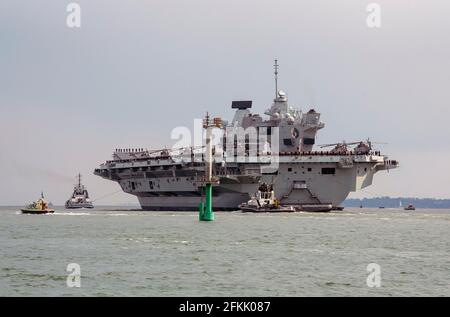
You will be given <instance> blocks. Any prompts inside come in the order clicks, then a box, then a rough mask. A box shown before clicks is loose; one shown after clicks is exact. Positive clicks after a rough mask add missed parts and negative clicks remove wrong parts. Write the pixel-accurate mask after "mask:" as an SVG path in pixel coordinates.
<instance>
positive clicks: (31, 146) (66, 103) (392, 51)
mask: <svg viewBox="0 0 450 317" xmlns="http://www.w3.org/2000/svg"><path fill="white" fill-rule="evenodd" d="M70 2H71V1H63V0H45V1H34V0H28V1H17V0H2V1H1V2H0V118H1V125H0V175H1V176H0V204H1V205H8V204H9V205H11V204H13V205H16V204H18V205H21V204H24V203H27V202H29V201H30V200H33V199H35V198H36V197H37V196H38V195H39V193H40V191H41V189H43V190H44V191H45V193H46V194H47V197H48V198H49V199H50V200H52V201H53V202H54V203H56V204H62V203H64V201H65V200H66V199H67V198H68V197H69V196H70V194H71V191H72V186H73V183H74V181H75V175H76V174H77V173H78V172H81V173H82V174H83V175H84V182H85V183H86V185H87V186H88V189H89V190H90V192H91V196H92V197H93V198H94V199H95V198H99V197H102V196H104V195H107V194H109V193H112V192H114V191H116V190H118V189H119V186H118V185H117V184H115V183H112V182H109V181H106V180H103V179H101V178H99V177H97V176H94V175H93V174H92V172H93V170H94V169H95V168H96V166H97V165H98V164H99V163H101V162H102V161H104V160H107V159H110V157H111V153H112V150H113V149H115V148H118V147H154V148H159V147H161V146H165V145H167V146H170V145H171V144H173V143H174V141H173V140H171V139H170V132H171V130H172V129H173V128H174V127H176V126H187V127H192V125H193V121H192V120H193V119H194V118H200V117H202V116H203V114H204V112H205V111H206V110H209V111H210V112H212V113H214V114H217V115H221V116H222V117H223V118H226V119H231V118H232V116H233V111H232V110H231V109H230V105H231V101H232V100H236V99H252V100H253V101H254V103H253V105H254V109H253V110H254V111H255V112H259V113H262V112H263V111H264V110H265V109H266V108H267V107H268V106H269V105H270V103H271V100H272V98H273V90H274V88H273V68H272V65H273V59H274V58H278V60H279V63H280V75H279V76H280V80H279V86H280V87H281V88H283V89H284V90H285V91H286V92H287V94H288V97H289V103H290V104H291V105H292V106H294V107H298V108H300V109H303V110H308V109H309V108H310V107H314V108H315V109H316V110H318V111H320V112H321V113H322V120H323V121H324V122H325V124H326V127H325V129H323V130H321V131H320V132H319V135H318V140H317V142H318V143H328V142H334V141H341V140H346V141H348V142H350V141H354V140H361V139H365V138H367V137H371V138H372V139H373V140H375V141H383V142H388V143H389V144H388V145H383V146H381V150H382V152H385V153H387V154H389V156H390V158H392V159H398V160H399V161H400V162H401V168H400V169H398V170H393V171H391V172H390V173H386V172H380V173H378V174H377V175H376V176H375V181H374V183H375V184H374V185H373V186H371V187H369V188H368V189H367V190H364V191H360V192H358V193H356V194H352V195H351V197H371V196H379V195H389V196H418V197H441V198H443V197H447V198H448V197H450V163H449V162H450V146H449V145H450V144H449V136H450V125H449V124H448V121H449V116H450V60H449V58H450V19H449V18H448V17H449V14H450V2H449V1H445V0H443V1H437V0H434V1H423V0H417V1H408V0H396V1H392V0H389V1H388V0H386V1H378V2H377V3H379V4H380V5H381V10H382V11H381V27H380V28H369V27H367V24H366V18H367V15H368V12H366V6H367V5H368V4H369V3H370V2H372V1H362V0H345V1H332V0H330V1H319V0H310V1H299V0H291V1H286V0H284V1H283V0H282V1H279V0H277V1H262V0H251V1H249V0H226V1H224V0H220V1H214V0H203V1H199V0H189V1H186V0H184V1H183V0H164V1H162V0H161V1H156V0H155V1H152V0H148V1H144V0H141V1H138V0H127V1H119V0H116V1H114V0H103V1H101V0H79V1H76V2H77V3H79V4H80V5H81V10H82V12H81V28H68V27H67V26H66V17H67V14H68V13H67V12H66V6H67V4H68V3H70ZM136 201H137V200H136V199H135V198H134V197H133V196H129V195H127V194H123V193H120V194H116V195H113V196H110V197H108V198H104V199H102V200H99V201H98V203H99V204H108V203H111V204H117V203H127V202H136Z"/></svg>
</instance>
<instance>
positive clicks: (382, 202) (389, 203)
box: [343, 197, 450, 209]
mask: <svg viewBox="0 0 450 317" xmlns="http://www.w3.org/2000/svg"><path fill="white" fill-rule="evenodd" d="M400 202H401V204H402V206H403V207H405V206H407V205H408V204H413V205H414V206H415V207H416V208H442V209H450V199H434V198H407V197H398V198H391V197H375V198H363V199H347V200H345V201H344V203H343V205H344V207H360V206H361V205H362V206H363V207H370V208H372V207H373V208H378V207H386V208H398V207H399V206H400Z"/></svg>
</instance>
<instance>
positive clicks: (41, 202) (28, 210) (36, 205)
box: [21, 193, 55, 215]
mask: <svg viewBox="0 0 450 317" xmlns="http://www.w3.org/2000/svg"><path fill="white" fill-rule="evenodd" d="M21 211H22V213H23V214H35V215H41V214H48V213H54V212H55V210H54V209H51V208H49V205H48V203H47V201H45V199H44V193H41V198H39V199H38V200H37V201H35V202H33V203H31V204H29V205H28V206H26V207H24V208H23V209H21Z"/></svg>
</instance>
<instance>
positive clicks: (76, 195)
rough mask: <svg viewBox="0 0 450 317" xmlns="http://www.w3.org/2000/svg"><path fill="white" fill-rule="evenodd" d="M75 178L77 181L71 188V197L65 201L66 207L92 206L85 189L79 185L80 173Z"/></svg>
mask: <svg viewBox="0 0 450 317" xmlns="http://www.w3.org/2000/svg"><path fill="white" fill-rule="evenodd" d="M77 178H78V183H77V184H76V185H75V187H74V188H73V193H72V197H70V198H69V200H67V201H66V209H80V208H94V205H93V204H92V201H91V200H90V199H89V193H88V191H87V189H86V188H85V187H84V185H81V174H78V176H77Z"/></svg>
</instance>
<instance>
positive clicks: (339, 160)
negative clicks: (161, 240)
mask: <svg viewBox="0 0 450 317" xmlns="http://www.w3.org/2000/svg"><path fill="white" fill-rule="evenodd" d="M279 159H280V163H279V168H278V170H277V172H276V173H271V174H264V173H262V172H261V167H262V165H263V164H254V163H233V164H228V166H227V169H226V170H225V171H223V173H220V172H219V171H220V167H219V166H216V168H215V169H216V174H217V175H218V176H219V179H220V183H219V185H216V186H214V188H213V205H214V208H215V210H238V209H239V208H238V206H239V204H241V203H244V202H247V201H248V200H249V199H250V196H251V195H253V194H254V193H255V192H256V191H257V188H258V186H259V184H260V183H261V182H266V183H272V184H273V185H274V191H275V193H276V198H277V199H278V200H280V201H281V203H282V204H285V205H293V206H299V207H301V206H302V205H324V204H330V205H332V207H333V208H338V207H339V206H340V205H341V203H342V202H343V201H344V200H345V199H346V198H347V196H348V194H349V193H350V192H352V191H356V190H359V189H362V188H365V187H367V186H370V185H371V184H372V181H373V176H374V174H375V173H376V172H378V171H380V170H387V169H393V168H396V167H397V166H398V162H396V161H389V160H386V157H385V156H381V155H374V154H367V155H331V154H327V155H313V154H309V155H300V154H299V153H291V154H288V155H283V156H280V158H279ZM130 164H132V167H130ZM165 164H167V165H165ZM161 165H163V166H164V165H165V166H169V167H170V170H159V169H160V167H161ZM203 170H204V167H203V166H201V165H200V166H199V165H198V164H192V163H188V164H181V163H175V162H173V161H172V159H171V158H166V159H164V158H159V159H155V160H142V161H133V162H113V163H106V164H104V165H102V168H100V169H96V170H95V174H96V175H98V176H101V177H103V178H106V179H109V180H112V181H116V182H118V184H119V185H120V186H121V188H122V190H123V191H124V192H126V193H129V194H132V195H135V196H137V198H138V200H139V203H140V205H141V207H142V209H143V210H155V211H158V210H159V211H164V210H165V211H180V210H186V211H189V210H197V209H198V205H199V203H200V201H201V199H202V195H201V190H200V188H201V181H200V178H201V176H202V174H201V173H202V171H203ZM236 170H239V173H235V172H233V171H236ZM331 172H332V173H331ZM193 175H197V176H193Z"/></svg>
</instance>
